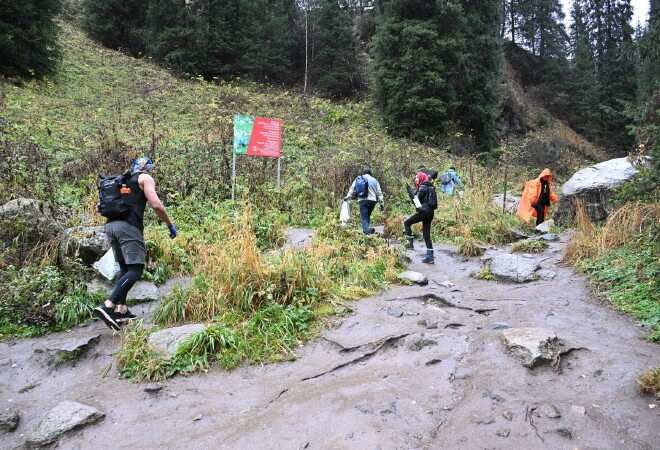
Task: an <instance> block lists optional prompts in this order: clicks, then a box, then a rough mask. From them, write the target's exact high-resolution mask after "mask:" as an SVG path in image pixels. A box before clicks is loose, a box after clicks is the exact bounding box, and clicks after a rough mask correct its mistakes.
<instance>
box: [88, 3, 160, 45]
mask: <svg viewBox="0 0 660 450" xmlns="http://www.w3.org/2000/svg"><path fill="white" fill-rule="evenodd" d="M83 6H84V10H85V14H84V17H83V25H84V27H85V29H86V30H87V32H88V33H89V35H90V36H91V37H92V38H94V39H96V40H97V41H99V42H101V43H102V44H103V45H105V46H106V47H109V48H113V49H117V50H123V51H126V52H127V53H129V54H131V55H134V56H138V55H141V54H143V53H144V50H145V36H144V34H145V24H146V20H147V9H148V7H149V1H146V0H84V5H83Z"/></svg>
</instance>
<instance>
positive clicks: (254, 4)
mask: <svg viewBox="0 0 660 450" xmlns="http://www.w3.org/2000/svg"><path fill="white" fill-rule="evenodd" d="M240 15H241V19H240V28H239V30H238V33H239V34H240V36H241V38H242V40H241V45H240V49H241V58H240V71H241V73H244V74H247V75H248V76H250V77H251V78H253V79H256V80H262V81H275V82H281V83H293V82H294V81H297V80H298V79H299V78H300V76H301V75H302V71H301V70H300V67H302V61H303V46H304V43H303V40H302V39H301V36H302V33H301V32H300V31H299V29H300V28H299V24H300V21H299V20H298V15H299V10H298V7H297V4H296V1H295V0H242V1H241V13H240Z"/></svg>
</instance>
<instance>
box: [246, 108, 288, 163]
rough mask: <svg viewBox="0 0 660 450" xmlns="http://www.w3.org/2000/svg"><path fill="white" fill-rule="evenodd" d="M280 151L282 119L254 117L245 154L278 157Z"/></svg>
mask: <svg viewBox="0 0 660 450" xmlns="http://www.w3.org/2000/svg"><path fill="white" fill-rule="evenodd" d="M281 153H282V121H281V120H278V119H266V118H264V117H256V118H255V119H254V125H253V128H252V135H251V136H250V143H249V144H248V148H247V155H248V156H261V157H264V158H279V157H280V154H281Z"/></svg>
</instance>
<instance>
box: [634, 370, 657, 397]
mask: <svg viewBox="0 0 660 450" xmlns="http://www.w3.org/2000/svg"><path fill="white" fill-rule="evenodd" d="M637 382H638V383H639V388H640V390H641V391H642V392H644V393H646V394H653V395H655V397H656V398H657V399H658V400H660V367H656V368H654V369H649V370H648V371H646V372H645V373H643V374H642V375H641V376H640V377H639V380H638V381H637Z"/></svg>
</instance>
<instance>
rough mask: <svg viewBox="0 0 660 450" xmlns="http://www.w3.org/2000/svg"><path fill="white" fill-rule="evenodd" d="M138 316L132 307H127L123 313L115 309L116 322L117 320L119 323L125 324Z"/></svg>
mask: <svg viewBox="0 0 660 450" xmlns="http://www.w3.org/2000/svg"><path fill="white" fill-rule="evenodd" d="M136 317H137V316H136V315H135V314H133V313H132V312H131V310H130V309H127V310H126V312H125V313H123V314H122V313H120V312H117V311H115V322H117V323H118V324H119V325H124V324H126V323H128V322H130V321H131V320H133V319H135V318H136Z"/></svg>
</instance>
